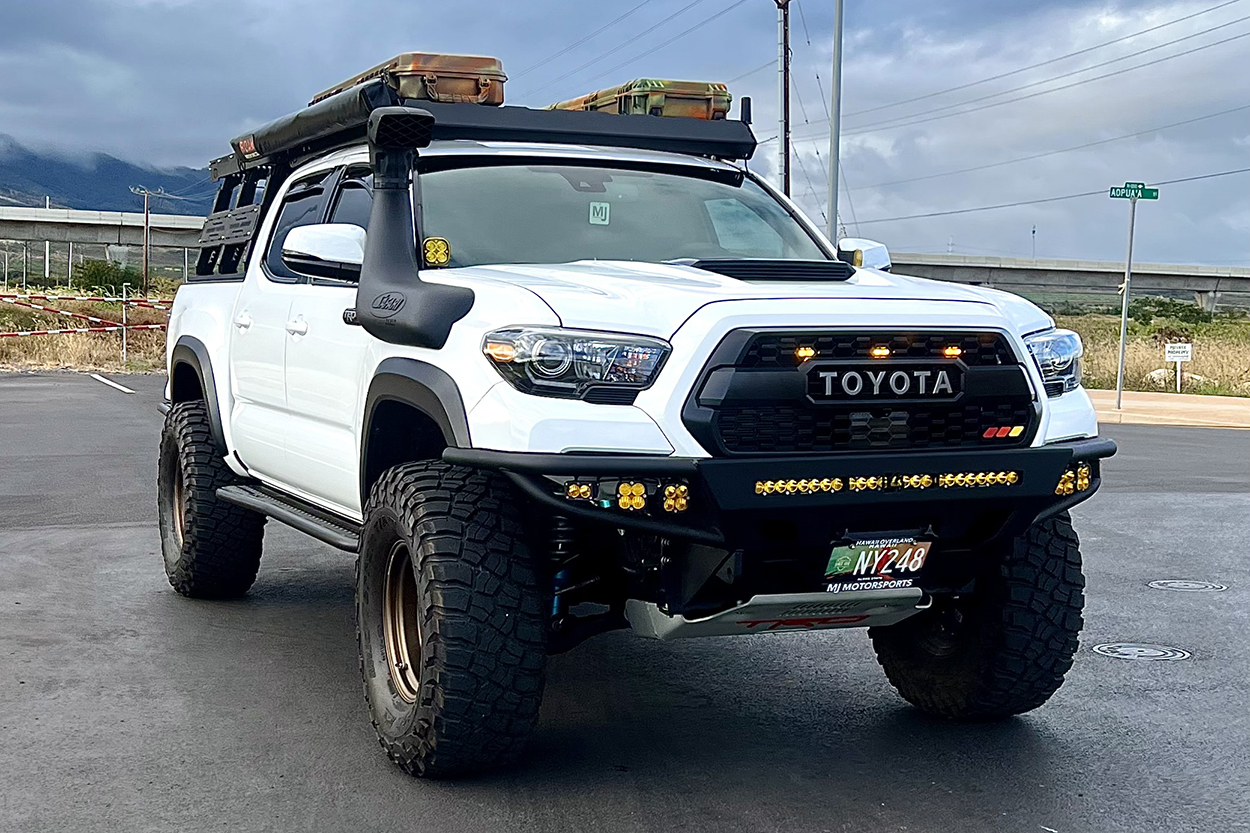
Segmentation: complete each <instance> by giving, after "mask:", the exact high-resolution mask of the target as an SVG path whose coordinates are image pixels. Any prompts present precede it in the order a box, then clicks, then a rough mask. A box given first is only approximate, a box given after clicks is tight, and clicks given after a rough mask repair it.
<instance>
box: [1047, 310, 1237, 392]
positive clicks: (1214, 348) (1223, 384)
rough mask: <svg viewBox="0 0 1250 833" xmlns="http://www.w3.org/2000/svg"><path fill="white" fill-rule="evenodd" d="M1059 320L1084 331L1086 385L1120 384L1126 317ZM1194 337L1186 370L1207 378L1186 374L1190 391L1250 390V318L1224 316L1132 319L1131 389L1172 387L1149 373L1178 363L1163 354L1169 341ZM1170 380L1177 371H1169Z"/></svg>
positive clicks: (1127, 381) (1126, 364) (1128, 368)
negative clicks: (1193, 320)
mask: <svg viewBox="0 0 1250 833" xmlns="http://www.w3.org/2000/svg"><path fill="white" fill-rule="evenodd" d="M1056 321H1057V322H1058V324H1059V326H1061V327H1067V328H1068V329H1071V330H1075V331H1076V332H1078V333H1080V334H1081V339H1082V341H1084V342H1085V359H1084V361H1083V375H1084V383H1085V386H1086V387H1090V388H1100V389H1109V388H1114V387H1115V377H1116V368H1117V366H1118V364H1119V352H1120V319H1119V317H1118V316H1111V315H1077V316H1057V317H1056ZM1169 340H1171V341H1190V342H1192V343H1193V345H1194V360H1193V361H1192V362H1186V363H1185V365H1184V372H1185V374H1187V375H1188V374H1196V375H1198V376H1202V377H1204V379H1205V381H1201V382H1196V381H1191V380H1189V379H1188V378H1187V379H1186V380H1185V381H1186V384H1185V392H1186V393H1202V394H1215V395H1222V396H1250V321H1246V320H1244V319H1242V320H1219V321H1215V322H1213V323H1211V324H1180V323H1177V322H1172V321H1167V320H1159V321H1156V322H1154V323H1153V324H1150V325H1148V326H1147V325H1142V324H1139V323H1137V322H1135V321H1134V322H1130V326H1129V341H1128V345H1127V348H1126V350H1125V356H1124V367H1125V371H1124V387H1125V389H1126V390H1140V391H1158V390H1171V389H1173V388H1171V387H1170V385H1172V384H1173V382H1171V381H1169V382H1168V384H1167V386H1165V387H1162V388H1161V387H1160V386H1159V385H1156V384H1152V383H1151V382H1150V380H1149V379H1147V378H1146V376H1147V374H1149V373H1150V372H1151V371H1153V370H1158V369H1160V368H1164V369H1166V370H1168V371H1169V373H1171V372H1172V371H1174V370H1175V369H1176V365H1175V364H1171V365H1169V364H1167V363H1166V362H1165V361H1164V360H1163V345H1164V344H1165V343H1167V342H1168V341H1169ZM1168 378H1169V380H1171V379H1174V377H1172V376H1170V375H1169V377H1168Z"/></svg>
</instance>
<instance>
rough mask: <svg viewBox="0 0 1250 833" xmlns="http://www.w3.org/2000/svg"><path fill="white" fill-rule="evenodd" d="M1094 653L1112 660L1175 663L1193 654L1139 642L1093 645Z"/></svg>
mask: <svg viewBox="0 0 1250 833" xmlns="http://www.w3.org/2000/svg"><path fill="white" fill-rule="evenodd" d="M1094 653H1096V654H1102V655H1103V656H1104V657H1111V658H1112V659H1141V660H1149V661H1153V662H1176V661H1177V660H1182V659H1189V658H1190V657H1192V656H1193V654H1191V653H1189V651H1182V650H1181V649H1180V648H1169V647H1167V646H1166V645H1147V644H1144V643H1141V642H1108V643H1105V644H1103V645H1095V646H1094Z"/></svg>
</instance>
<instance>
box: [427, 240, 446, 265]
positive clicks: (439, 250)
mask: <svg viewBox="0 0 1250 833" xmlns="http://www.w3.org/2000/svg"><path fill="white" fill-rule="evenodd" d="M421 253H422V254H423V255H424V256H425V265H426V266H446V265H447V264H448V263H451V244H450V243H448V242H447V239H446V238H444V237H427V238H425V242H424V243H422V244H421Z"/></svg>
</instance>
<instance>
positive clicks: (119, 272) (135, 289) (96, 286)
mask: <svg viewBox="0 0 1250 833" xmlns="http://www.w3.org/2000/svg"><path fill="white" fill-rule="evenodd" d="M74 283H75V285H77V286H82V287H89V288H90V289H91V291H93V292H98V293H100V294H101V295H108V296H112V297H116V296H118V295H121V294H122V284H126V283H128V284H130V290H129V292H130V294H131V295H138V294H139V293H140V292H141V291H142V286H143V273H141V272H140V271H139V270H138V269H135V268H134V267H131V266H118V265H117V264H116V263H109V262H108V261H106V260H84V261H83V262H82V265H81V266H79V267H77V268H76V269H74Z"/></svg>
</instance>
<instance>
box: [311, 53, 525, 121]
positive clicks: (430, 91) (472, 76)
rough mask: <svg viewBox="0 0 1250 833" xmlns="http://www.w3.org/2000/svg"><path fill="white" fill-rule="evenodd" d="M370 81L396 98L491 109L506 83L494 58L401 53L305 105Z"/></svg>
mask: <svg viewBox="0 0 1250 833" xmlns="http://www.w3.org/2000/svg"><path fill="white" fill-rule="evenodd" d="M374 78H381V79H382V80H383V81H385V82H386V83H387V84H389V85H390V86H391V87H392V88H394V89H395V90H396V91H398V92H399V96H400V98H411V99H419V100H423V101H437V102H441V103H444V104H486V105H490V106H495V107H497V106H499V105H500V104H503V85H504V82H505V81H507V80H508V76H506V75H504V71H503V64H502V63H501V62H500V61H499V59H498V58H487V57H483V56H479V55H433V54H430V53H428V52H405V53H404V54H402V55H396V56H395V57H394V58H391V59H390V60H389V61H386V62H385V63H381V64H378V65H377V66H376V67H374V68H373V69H369V70H365V71H364V72H362V73H360V74H359V75H357V76H355V77H354V78H349V79H347V80H346V81H344V82H343V83H342V84H337V85H335V86H333V87H331V88H330V89H328V90H324V91H322V92H319V93H317V94H316V95H315V96H313V100H312V101H310V102H308V103H309V104H316V103H317V102H318V101H321V100H322V99H325V98H329V97H330V96H332V95H334V94H335V93H340V92H342V91H343V90H347V89H351V88H352V87H355V86H356V85H357V84H363V83H364V82H366V81H372V80H373V79H374Z"/></svg>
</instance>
